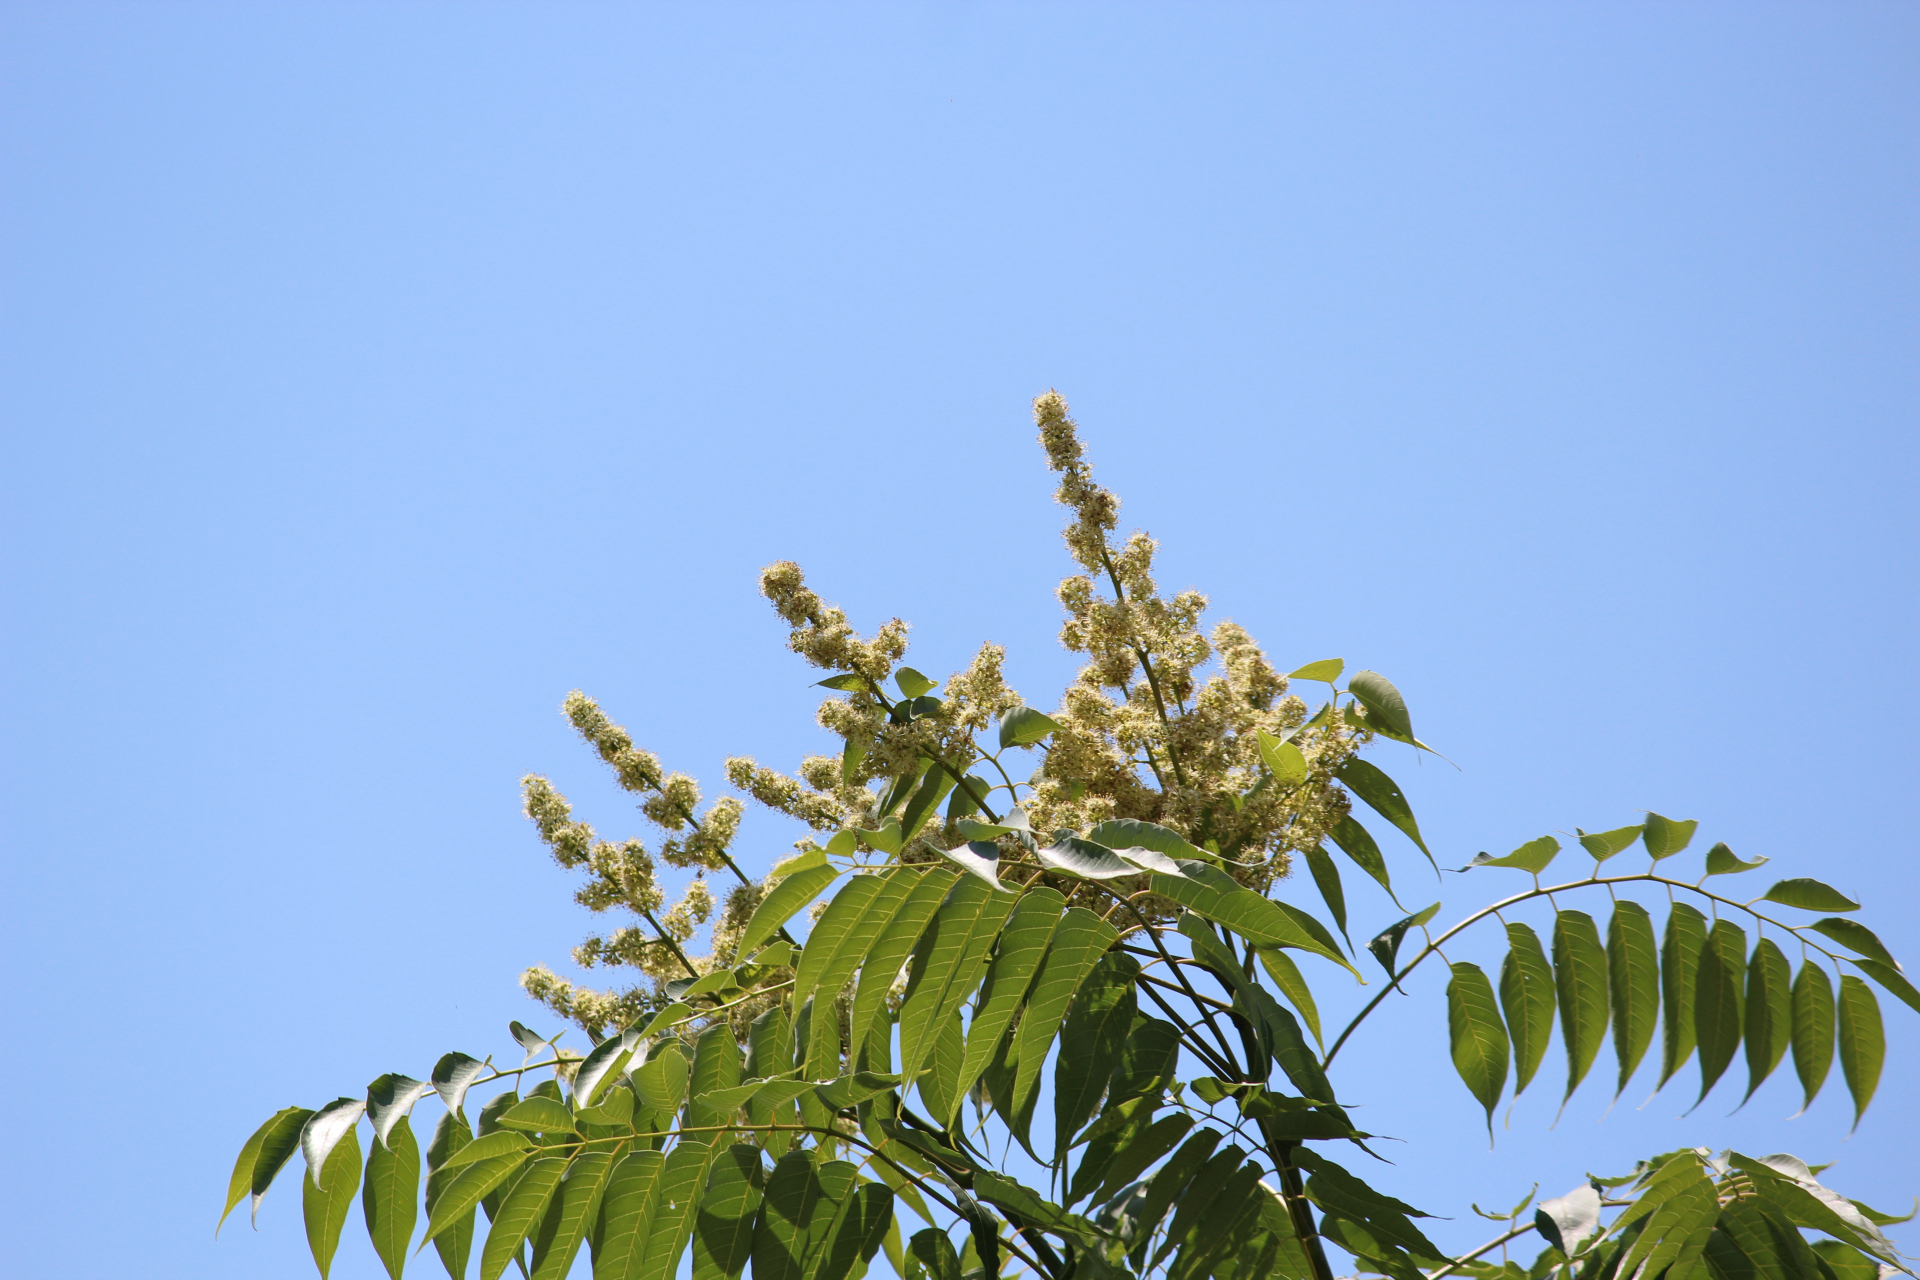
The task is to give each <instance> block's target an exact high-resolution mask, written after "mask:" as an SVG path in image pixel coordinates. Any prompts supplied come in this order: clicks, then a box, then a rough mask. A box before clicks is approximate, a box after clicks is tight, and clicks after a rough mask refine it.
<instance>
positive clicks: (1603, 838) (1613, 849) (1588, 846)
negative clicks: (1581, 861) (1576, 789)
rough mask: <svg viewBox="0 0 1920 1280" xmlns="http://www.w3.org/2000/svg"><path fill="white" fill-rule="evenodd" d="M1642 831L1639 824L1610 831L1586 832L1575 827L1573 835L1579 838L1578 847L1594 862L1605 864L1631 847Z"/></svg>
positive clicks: (1642, 828)
mask: <svg viewBox="0 0 1920 1280" xmlns="http://www.w3.org/2000/svg"><path fill="white" fill-rule="evenodd" d="M1644 829H1645V828H1644V827H1642V826H1641V824H1639V823H1635V824H1634V825H1633V826H1631V827H1615V828H1614V829H1613V830H1612V831H1596V832H1588V831H1582V830H1580V828H1578V827H1575V828H1574V833H1575V834H1576V835H1578V836H1579V837H1580V847H1581V848H1582V849H1585V850H1586V851H1587V852H1588V853H1589V854H1591V855H1593V860H1594V861H1595V862H1605V861H1606V860H1607V859H1608V858H1611V857H1612V856H1613V855H1614V854H1616V853H1619V852H1621V851H1622V850H1625V849H1626V848H1628V847H1629V846H1631V845H1632V844H1633V842H1634V841H1635V840H1638V839H1639V838H1640V833H1641V831H1643V830H1644Z"/></svg>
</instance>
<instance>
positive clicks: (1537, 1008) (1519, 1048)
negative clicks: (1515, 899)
mask: <svg viewBox="0 0 1920 1280" xmlns="http://www.w3.org/2000/svg"><path fill="white" fill-rule="evenodd" d="M1555 1003H1556V1001H1555V998H1554V984H1553V966H1552V965H1550V964H1548V963H1547V953H1546V952H1545V951H1544V950H1542V949H1541V946H1540V936H1539V935H1538V934H1536V933H1535V932H1534V931H1533V929H1532V927H1531V926H1529V925H1524V924H1520V923H1518V922H1515V923H1511V924H1509V925H1507V956H1506V959H1505V960H1504V961H1502V962H1501V965H1500V1007H1501V1009H1502V1011H1504V1012H1505V1014H1506V1016H1507V1029H1508V1032H1509V1033H1510V1035H1511V1038H1512V1041H1513V1067H1514V1078H1513V1092H1514V1096H1516V1097H1518V1096H1519V1094H1520V1092H1521V1091H1522V1090H1524V1089H1525V1088H1526V1087H1527V1085H1528V1084H1529V1083H1530V1082H1531V1081H1532V1080H1533V1075H1534V1072H1536V1071H1538V1070H1539V1069H1540V1062H1541V1059H1543V1058H1545V1057H1546V1053H1547V1043H1548V1041H1549V1040H1551V1039H1552V1038H1553V1010H1554V1005H1555Z"/></svg>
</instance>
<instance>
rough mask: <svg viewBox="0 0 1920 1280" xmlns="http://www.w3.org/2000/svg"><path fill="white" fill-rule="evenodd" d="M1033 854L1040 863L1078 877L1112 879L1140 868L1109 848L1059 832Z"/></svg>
mask: <svg viewBox="0 0 1920 1280" xmlns="http://www.w3.org/2000/svg"><path fill="white" fill-rule="evenodd" d="M1034 856H1035V857H1036V858H1038V859H1039V861H1040V865H1041V866H1043V867H1046V868H1048V869H1049V870H1052V871H1062V872H1065V873H1066V874H1068V875H1070V876H1078V877H1079V878H1080V879H1082V880H1113V879H1117V878H1118V877H1120V876H1137V875H1139V874H1140V868H1138V867H1136V866H1134V865H1133V864H1132V863H1131V862H1128V861H1127V860H1126V859H1125V858H1122V857H1120V856H1119V855H1118V854H1116V853H1115V852H1114V851H1113V850H1111V849H1109V848H1107V847H1106V846H1104V845H1098V844H1095V843H1093V841H1091V840H1081V839H1079V838H1077V837H1075V836H1069V835H1062V836H1060V837H1058V838H1057V839H1055V840H1054V842H1053V843H1052V844H1048V845H1042V846H1041V847H1040V848H1039V849H1037V850H1035V851H1034Z"/></svg>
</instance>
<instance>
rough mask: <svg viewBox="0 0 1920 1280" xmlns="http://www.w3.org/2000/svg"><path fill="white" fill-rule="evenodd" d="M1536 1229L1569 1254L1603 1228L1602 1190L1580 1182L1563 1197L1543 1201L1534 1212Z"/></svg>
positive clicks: (1557, 1247) (1569, 1255)
mask: <svg viewBox="0 0 1920 1280" xmlns="http://www.w3.org/2000/svg"><path fill="white" fill-rule="evenodd" d="M1533 1226H1534V1230H1536V1231H1538V1232H1539V1233H1540V1235H1541V1236H1542V1238H1544V1239H1545V1240H1546V1242H1547V1243H1548V1244H1550V1245H1552V1246H1553V1247H1554V1248H1556V1249H1558V1250H1559V1251H1560V1252H1561V1253H1564V1254H1566V1255H1567V1256H1568V1257H1572V1256H1573V1251H1574V1250H1575V1249H1578V1248H1579V1247H1580V1242H1581V1241H1582V1240H1585V1239H1586V1238H1587V1237H1588V1236H1590V1235H1592V1234H1593V1233H1594V1232H1596V1231H1598V1230H1599V1229H1600V1193H1599V1192H1598V1191H1595V1190H1594V1189H1593V1186H1592V1184H1590V1183H1581V1184H1580V1185H1579V1186H1577V1187H1575V1188H1574V1189H1573V1190H1571V1191H1569V1192H1567V1194H1565V1195H1564V1196H1557V1197H1555V1198H1554V1199H1552V1200H1542V1201H1541V1202H1540V1203H1539V1204H1538V1205H1537V1206H1535V1208H1534V1211H1533Z"/></svg>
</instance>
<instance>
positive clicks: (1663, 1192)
mask: <svg viewBox="0 0 1920 1280" xmlns="http://www.w3.org/2000/svg"><path fill="white" fill-rule="evenodd" d="M1683 1162H1684V1167H1683V1169H1682V1170H1677V1171H1676V1172H1675V1173H1674V1175H1673V1176H1672V1177H1671V1179H1669V1180H1668V1181H1667V1182H1666V1183H1665V1184H1664V1185H1661V1186H1659V1187H1658V1188H1657V1189H1654V1190H1649V1192H1648V1193H1647V1196H1646V1197H1643V1198H1651V1197H1652V1196H1654V1195H1655V1194H1658V1197H1659V1198H1658V1200H1657V1202H1656V1203H1654V1204H1652V1205H1651V1206H1649V1209H1648V1211H1647V1213H1646V1215H1645V1216H1646V1226H1645V1227H1644V1228H1643V1229H1642V1230H1641V1232H1640V1234H1639V1235H1638V1236H1636V1237H1634V1241H1633V1244H1632V1246H1631V1247H1630V1248H1628V1250H1627V1256H1626V1258H1625V1259H1624V1260H1623V1261H1622V1262H1621V1263H1620V1268H1619V1272H1618V1274H1620V1275H1623V1276H1633V1277H1644V1278H1645V1280H1652V1277H1654V1276H1658V1275H1661V1274H1662V1273H1663V1272H1664V1273H1666V1274H1670V1275H1685V1274H1687V1272H1688V1270H1689V1269H1690V1268H1691V1267H1692V1265H1693V1262H1694V1261H1695V1260H1697V1259H1698V1258H1699V1257H1700V1255H1701V1253H1702V1252H1703V1251H1704V1250H1705V1249H1706V1246H1707V1238H1708V1237H1709V1236H1710V1235H1712V1233H1713V1224H1714V1220H1715V1219H1716V1218H1717V1217H1718V1216H1719V1212H1720V1204H1719V1201H1718V1199H1717V1198H1716V1197H1715V1195H1714V1188H1713V1182H1712V1181H1711V1180H1710V1179H1709V1178H1708V1177H1707V1176H1706V1174H1705V1173H1703V1172H1702V1171H1701V1169H1700V1164H1699V1162H1698V1161H1697V1160H1695V1159H1694V1158H1693V1156H1692V1155H1691V1154H1688V1155H1684V1156H1681V1157H1678V1158H1677V1159H1676V1160H1675V1161H1674V1162H1673V1163H1674V1164H1676V1165H1681V1164H1683ZM1665 1172H1666V1171H1665V1170H1662V1173H1665ZM1627 1213H1628V1214H1629V1215H1631V1214H1632V1213H1633V1209H1632V1208H1629V1209H1628V1211H1627ZM1669 1268H1671V1270H1670V1271H1669V1270H1668V1269H1669Z"/></svg>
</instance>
